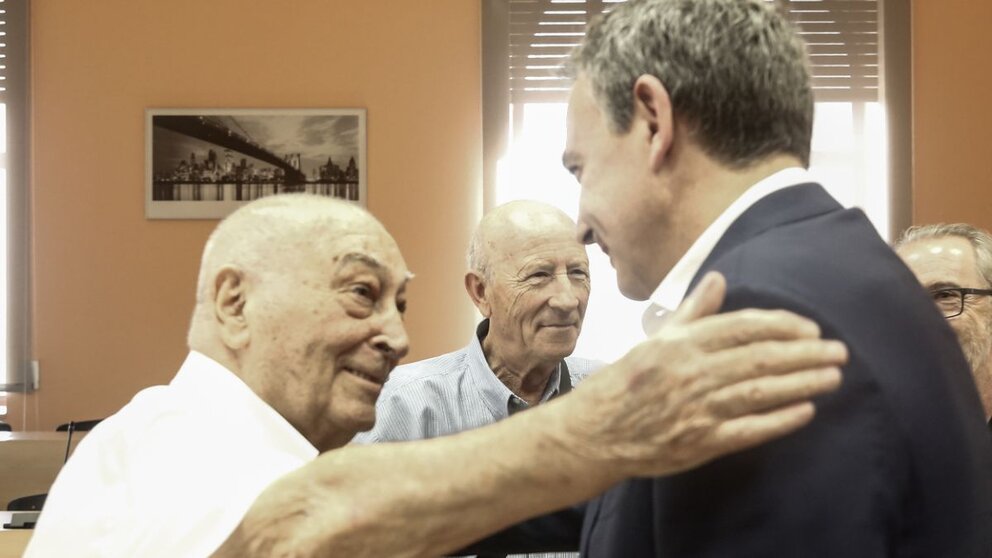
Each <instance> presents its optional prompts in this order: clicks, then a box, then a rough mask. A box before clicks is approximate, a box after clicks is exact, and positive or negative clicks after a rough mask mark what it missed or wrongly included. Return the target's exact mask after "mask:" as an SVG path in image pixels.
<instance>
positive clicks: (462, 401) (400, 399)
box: [354, 320, 603, 558]
mask: <svg viewBox="0 0 992 558" xmlns="http://www.w3.org/2000/svg"><path fill="white" fill-rule="evenodd" d="M488 331H489V320H483V321H482V323H480V324H479V326H478V327H477V328H476V333H475V335H473V336H472V339H471V341H470V342H469V344H468V346H466V347H464V348H462V349H459V350H457V351H454V352H451V353H448V354H445V355H441V356H438V357H434V358H430V359H427V360H421V361H419V362H414V363H411V364H405V365H403V366H398V367H396V369H395V370H393V371H392V372H391V373H390V375H389V380H388V381H386V384H385V385H384V386H383V388H382V393H381V394H380V395H379V400H378V402H377V403H376V418H375V427H374V428H373V429H372V430H370V431H368V432H362V433H359V434H358V436H356V437H355V439H354V442H356V443H374V442H388V441H402V440H419V439H424V438H436V437H438V436H445V435H448V434H454V433H456V432H461V431H463V430H470V429H472V428H478V427H480V426H486V425H488V424H492V423H494V422H497V421H500V420H503V419H505V418H507V417H508V416H510V415H511V414H513V413H514V412H517V411H520V410H523V409H526V408H527V403H526V402H525V401H524V400H523V399H521V398H519V397H517V396H516V395H515V394H514V393H513V392H512V391H510V389H509V388H507V387H506V386H505V385H504V384H503V382H501V381H499V378H497V377H496V374H495V373H493V371H492V369H491V368H489V364H488V362H487V361H486V355H485V354H484V353H483V352H482V342H481V339H483V338H485V336H486V334H487V333H488ZM564 364H565V366H562V365H561V364H559V366H558V368H557V369H556V370H555V371H554V372H553V373H552V374H551V378H549V380H548V385H547V387H546V388H545V390H544V394H543V395H542V396H541V401H542V402H544V401H547V400H549V399H551V398H553V397H555V396H557V395H558V394H559V393H560V391H562V386H563V383H562V382H561V379H562V377H561V374H562V371H563V369H564V370H567V371H568V376H569V380H570V381H571V384H570V385H576V384H578V383H579V382H581V381H582V379H583V378H585V377H586V376H587V375H588V374H590V373H591V372H593V371H595V370H596V369H597V368H599V367H600V366H603V363H602V362H600V361H597V360H591V359H585V358H579V357H571V356H570V357H566V358H565V359H564ZM531 556H534V557H536V556H542V557H556V558H557V557H571V556H577V554H574V553H559V554H532V555H531Z"/></svg>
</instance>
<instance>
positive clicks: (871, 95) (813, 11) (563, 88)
mask: <svg viewBox="0 0 992 558" xmlns="http://www.w3.org/2000/svg"><path fill="white" fill-rule="evenodd" d="M507 1H508V4H509V21H508V32H509V45H510V48H509V68H510V103H512V104H519V103H564V102H567V100H568V89H569V86H570V85H571V84H570V82H569V80H568V79H567V78H565V77H564V76H563V75H562V74H561V67H562V65H563V64H564V63H565V61H566V60H567V59H568V55H569V54H570V53H571V51H572V49H573V48H574V47H575V46H576V45H577V44H578V43H579V41H580V40H581V39H582V37H583V35H584V34H585V29H586V25H587V24H588V22H589V20H590V19H591V18H593V17H595V16H596V15H598V14H600V13H602V12H604V11H608V10H609V9H610V8H611V7H612V6H613V5H615V4H617V3H619V2H622V1H623V0H507ZM767 1H769V2H771V1H774V2H775V4H776V5H777V6H778V7H779V9H781V10H783V11H784V12H785V13H786V16H787V17H788V18H789V19H790V20H791V21H793V22H794V23H796V24H797V26H798V28H799V30H800V35H802V37H803V39H804V40H805V41H806V43H807V45H808V52H809V57H810V63H811V71H812V75H813V79H812V82H813V83H812V84H813V91H814V94H815V96H816V100H817V101H821V102H822V101H839V102H871V101H876V100H877V99H878V75H879V74H878V49H879V46H878V44H879V43H878V36H879V35H878V28H879V18H878V0H767Z"/></svg>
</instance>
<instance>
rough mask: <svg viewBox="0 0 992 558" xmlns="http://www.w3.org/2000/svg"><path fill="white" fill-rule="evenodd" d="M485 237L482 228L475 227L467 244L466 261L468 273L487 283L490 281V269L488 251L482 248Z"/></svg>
mask: <svg viewBox="0 0 992 558" xmlns="http://www.w3.org/2000/svg"><path fill="white" fill-rule="evenodd" d="M485 236H486V235H485V234H484V233H483V231H482V227H476V229H475V232H474V233H472V239H471V240H470V241H469V243H468V253H467V254H466V260H467V261H468V268H469V270H470V271H474V272H476V273H478V274H479V275H481V276H482V278H483V279H484V280H485V281H486V282H489V280H491V279H492V267H491V266H490V262H489V251H488V250H486V247H485V246H484V243H485Z"/></svg>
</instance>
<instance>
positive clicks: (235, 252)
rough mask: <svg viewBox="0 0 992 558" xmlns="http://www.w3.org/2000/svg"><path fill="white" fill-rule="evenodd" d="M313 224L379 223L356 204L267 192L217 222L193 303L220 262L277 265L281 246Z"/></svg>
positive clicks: (260, 267) (259, 267)
mask: <svg viewBox="0 0 992 558" xmlns="http://www.w3.org/2000/svg"><path fill="white" fill-rule="evenodd" d="M317 226H320V227H324V228H326V229H328V230H329V231H330V230H332V229H335V228H337V229H342V230H346V229H349V228H355V227H356V226H357V227H373V228H375V227H377V228H379V229H381V230H383V231H385V229H382V225H381V224H379V222H378V221H377V220H376V219H375V217H372V215H370V214H369V213H368V212H367V211H365V210H364V209H362V208H360V207H358V206H357V205H354V204H351V203H348V202H344V201H341V200H336V199H333V198H328V197H324V196H314V195H309V194H285V195H278V196H268V197H265V198H261V199H259V200H256V201H253V202H251V203H249V204H246V205H244V206H242V207H240V208H239V209H238V210H236V211H235V212H233V213H231V214H230V215H229V216H228V217H227V218H225V219H224V220H223V221H221V222H220V224H219V225H217V228H216V229H214V231H213V233H211V234H210V238H209V239H208V240H207V243H206V245H205V247H204V249H203V257H202V258H201V261H200V274H199V278H198V280H197V287H196V301H197V306H199V305H201V304H202V303H203V302H204V301H206V300H208V299H209V298H210V287H211V286H210V281H209V278H210V277H211V276H212V275H214V274H215V273H216V272H217V271H218V270H219V269H221V268H222V267H224V266H228V265H233V266H238V267H240V268H242V269H245V270H252V271H256V272H261V273H264V272H268V271H269V270H271V269H279V268H280V264H281V263H283V262H282V260H283V259H285V258H281V257H280V256H281V255H282V256H289V255H291V254H290V253H288V252H287V250H286V246H287V245H289V244H292V243H296V242H298V241H299V239H300V237H304V238H305V237H306V236H307V234H308V233H310V234H312V232H313V229H314V228H315V227H317Z"/></svg>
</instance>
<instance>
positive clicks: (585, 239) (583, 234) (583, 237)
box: [575, 219, 596, 244]
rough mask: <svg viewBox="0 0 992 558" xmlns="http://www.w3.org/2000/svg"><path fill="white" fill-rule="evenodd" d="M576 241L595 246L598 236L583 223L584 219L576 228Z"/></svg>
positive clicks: (580, 220)
mask: <svg viewBox="0 0 992 558" xmlns="http://www.w3.org/2000/svg"><path fill="white" fill-rule="evenodd" d="M575 239H576V240H578V241H579V242H581V243H582V244H593V243H594V242H596V235H595V234H593V232H592V228H591V227H590V226H589V225H587V224H585V223H583V222H582V219H579V222H578V224H577V225H576V226H575Z"/></svg>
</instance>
